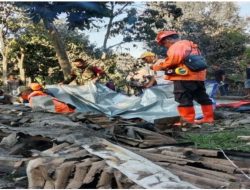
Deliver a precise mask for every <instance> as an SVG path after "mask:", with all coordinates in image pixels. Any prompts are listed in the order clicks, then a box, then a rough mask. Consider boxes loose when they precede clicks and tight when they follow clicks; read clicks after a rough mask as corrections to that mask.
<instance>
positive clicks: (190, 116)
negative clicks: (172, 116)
mask: <svg viewBox="0 0 250 190" xmlns="http://www.w3.org/2000/svg"><path fill="white" fill-rule="evenodd" d="M178 111H179V114H180V116H181V118H182V119H183V120H184V121H186V122H188V123H194V119H195V110H194V107H193V106H189V107H182V106H178Z"/></svg>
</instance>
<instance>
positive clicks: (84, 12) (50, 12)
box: [16, 2, 110, 29]
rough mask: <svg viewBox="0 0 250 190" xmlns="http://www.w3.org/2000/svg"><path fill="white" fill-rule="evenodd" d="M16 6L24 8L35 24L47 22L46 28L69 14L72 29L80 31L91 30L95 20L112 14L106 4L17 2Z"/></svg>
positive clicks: (68, 19)
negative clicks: (62, 15)
mask: <svg viewBox="0 0 250 190" xmlns="http://www.w3.org/2000/svg"><path fill="white" fill-rule="evenodd" d="M16 5H17V6H20V7H22V8H24V9H25V10H26V13H27V14H28V15H29V17H30V18H31V19H32V20H33V22H34V23H39V22H40V21H41V20H43V21H46V22H45V23H44V24H45V26H46V28H49V27H50V26H49V25H47V24H49V23H52V22H54V20H55V19H58V15H60V14H61V13H66V14H67V21H68V25H69V27H70V28H76V27H78V28H80V29H85V28H88V29H89V28H90V27H91V26H92V24H93V18H103V17H104V16H108V15H109V14H110V10H109V9H108V8H107V7H106V3H105V2H16Z"/></svg>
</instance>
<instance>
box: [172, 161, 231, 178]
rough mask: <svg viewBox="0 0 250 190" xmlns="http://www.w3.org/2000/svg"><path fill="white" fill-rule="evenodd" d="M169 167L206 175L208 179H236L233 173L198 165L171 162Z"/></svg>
mask: <svg viewBox="0 0 250 190" xmlns="http://www.w3.org/2000/svg"><path fill="white" fill-rule="evenodd" d="M167 168H170V169H173V170H176V171H177V170H178V171H183V172H186V173H190V174H192V175H197V176H201V177H205V178H208V179H215V180H218V181H225V182H226V181H236V177H234V176H233V175H229V174H226V173H223V172H217V171H214V170H207V169H202V168H198V167H192V166H185V167H183V166H179V165H176V164H170V165H169V166H167Z"/></svg>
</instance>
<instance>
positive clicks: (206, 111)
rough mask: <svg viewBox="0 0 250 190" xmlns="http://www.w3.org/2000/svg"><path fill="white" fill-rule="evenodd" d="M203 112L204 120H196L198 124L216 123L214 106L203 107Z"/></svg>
mask: <svg viewBox="0 0 250 190" xmlns="http://www.w3.org/2000/svg"><path fill="white" fill-rule="evenodd" d="M201 110H202V113H203V119H201V120H196V121H195V123H196V124H202V123H214V109H213V105H201Z"/></svg>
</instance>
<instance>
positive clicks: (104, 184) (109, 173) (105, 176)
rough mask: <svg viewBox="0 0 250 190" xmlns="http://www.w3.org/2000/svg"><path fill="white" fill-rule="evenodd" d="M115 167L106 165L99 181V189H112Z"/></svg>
mask: <svg viewBox="0 0 250 190" xmlns="http://www.w3.org/2000/svg"><path fill="white" fill-rule="evenodd" d="M113 172H114V169H113V168H111V167H109V166H108V167H105V168H104V169H103V172H102V174H101V176H100V180H99V181H98V183H97V186H96V187H97V188H98V189H111V188H112V178H113V177H114V175H113Z"/></svg>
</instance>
